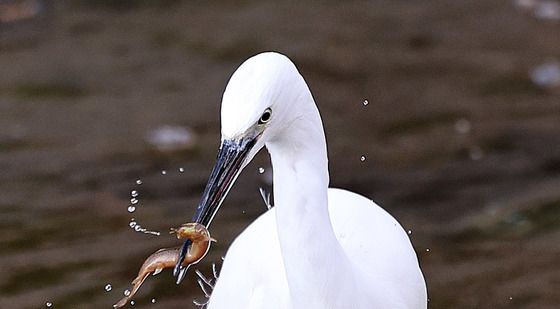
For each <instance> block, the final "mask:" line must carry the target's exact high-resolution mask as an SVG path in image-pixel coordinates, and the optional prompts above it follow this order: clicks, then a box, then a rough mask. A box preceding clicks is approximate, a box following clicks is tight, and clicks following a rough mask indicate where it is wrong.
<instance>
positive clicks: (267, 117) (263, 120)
mask: <svg viewBox="0 0 560 309" xmlns="http://www.w3.org/2000/svg"><path fill="white" fill-rule="evenodd" d="M270 117H272V109H270V107H269V108H267V109H265V110H264V113H263V114H262V116H261V118H260V119H259V124H265V123H267V122H268V121H269V120H270Z"/></svg>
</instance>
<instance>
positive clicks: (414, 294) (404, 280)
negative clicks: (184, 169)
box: [176, 52, 427, 309]
mask: <svg viewBox="0 0 560 309" xmlns="http://www.w3.org/2000/svg"><path fill="white" fill-rule="evenodd" d="M221 122H222V130H221V133H222V137H221V142H222V144H221V147H220V151H219V153H218V159H217V162H216V165H215V167H214V169H213V171H212V174H211V175H210V180H209V182H208V185H207V187H206V190H205V192H204V194H203V197H202V200H201V202H200V204H199V207H198V209H197V212H196V214H195V216H194V218H193V219H194V220H195V221H197V222H199V223H202V224H204V225H205V226H208V225H209V224H210V222H211V221H212V218H213V217H214V215H215V214H216V212H217V211H218V208H219V207H220V205H221V204H222V202H223V200H224V198H225V196H226V195H227V192H228V191H229V189H230V188H231V187H232V185H233V183H234V182H235V179H236V178H237V176H238V175H239V173H240V172H241V170H242V169H243V168H244V167H245V166H246V165H247V164H248V163H249V162H250V161H251V159H252V158H253V157H254V156H255V154H256V153H257V152H258V151H259V150H260V149H261V148H262V147H266V148H267V149H268V152H269V153H270V157H271V160H272V167H273V193H274V204H275V207H274V208H272V209H270V210H269V211H267V212H266V213H264V214H263V215H261V216H260V217H259V218H258V219H257V220H255V221H254V222H253V223H252V224H251V225H249V226H248V227H247V228H246V229H245V230H244V231H243V232H242V233H241V234H240V235H239V236H238V237H237V238H236V240H235V241H234V242H233V244H232V245H231V247H230V248H229V249H228V251H227V254H226V256H225V260H224V263H223V266H222V270H221V273H220V276H219V279H218V281H217V283H216V285H215V288H214V290H213V292H212V295H211V297H210V301H209V308H210V309H216V308H218V309H221V308H227V309H235V308H243V309H248V308H250V309H252V308H267V309H270V308H286V309H288V308H304V309H315V308H317V309H325V308H391V309H396V308H414V309H416V308H426V307H427V296H426V284H425V282H424V277H423V275H422V271H421V270H420V267H419V264H418V259H417V257H416V253H415V251H414V249H413V247H412V245H411V243H410V239H409V237H408V235H407V233H406V232H405V231H404V229H403V228H402V227H401V225H400V224H399V223H398V222H397V220H395V219H394V218H393V217H392V216H391V215H390V214H388V213H387V212H386V211H385V210H383V209H382V208H381V207H379V206H378V205H376V204H375V203H374V202H373V201H371V200H370V199H368V198H365V197H363V196H361V195H358V194H356V193H353V192H350V191H347V190H342V189H330V188H329V187H328V186H329V172H328V163H327V161H328V160H327V147H326V141H325V135H324V131H323V125H322V121H321V117H320V115H319V111H318V110H317V107H316V105H315V102H314V100H313V97H312V95H311V92H310V90H309V88H308V86H307V84H306V83H305V80H304V79H303V77H302V76H301V75H300V73H299V72H298V70H297V69H296V67H295V65H294V64H293V63H292V62H291V61H290V60H289V59H288V58H287V57H286V56H283V55H281V54H278V53H274V52H267V53H262V54H259V55H256V56H254V57H252V58H250V59H248V60H246V61H245V62H244V63H243V64H242V65H241V66H240V67H239V68H238V69H237V70H236V71H235V72H234V73H233V75H232V77H231V79H230V81H229V83H228V85H227V87H226V90H225V92H224V95H223V99H222V110H221ZM188 247H189V243H188V242H187V243H185V245H184V249H185V250H187V249H188ZM178 264H180V261H179V262H178ZM176 270H180V268H179V267H178V268H176ZM185 271H186V270H185ZM176 274H177V275H178V276H179V278H178V281H180V280H181V277H182V275H181V272H180V271H179V272H176ZM183 275H184V274H183Z"/></svg>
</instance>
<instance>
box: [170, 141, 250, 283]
mask: <svg viewBox="0 0 560 309" xmlns="http://www.w3.org/2000/svg"><path fill="white" fill-rule="evenodd" d="M255 142H256V138H240V139H238V140H224V141H223V142H222V145H221V146H220V150H219V152H218V157H217V159H216V164H215V165H214V168H213V169H212V173H211V174H210V178H209V179H208V183H207V184H206V188H205V189H204V193H203V194H202V198H201V199H200V203H199V204H198V207H197V209H196V212H195V214H194V216H193V222H196V223H200V224H202V225H204V226H205V227H206V228H208V227H209V226H210V223H211V222H212V219H213V218H214V216H215V215H216V213H217V212H218V209H219V208H220V206H221V204H222V202H223V201H224V199H225V197H226V195H227V194H228V192H229V190H230V189H231V187H232V186H233V184H234V182H235V180H236V179H237V176H239V174H240V173H241V170H242V168H243V167H244V162H245V160H246V159H247V157H248V155H249V153H250V151H251V149H252V148H253V146H254V145H255ZM191 244H192V242H191V241H190V240H186V241H185V242H184V243H183V246H182V247H181V250H180V253H179V259H178V260H177V264H176V265H175V268H174V269H173V275H174V276H175V277H176V278H177V284H179V283H181V281H183V278H184V277H185V275H186V273H187V269H188V267H185V266H182V265H181V264H182V263H183V261H184V259H185V256H186V254H187V251H188V250H189V248H190V246H191Z"/></svg>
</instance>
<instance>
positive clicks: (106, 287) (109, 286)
mask: <svg viewBox="0 0 560 309" xmlns="http://www.w3.org/2000/svg"><path fill="white" fill-rule="evenodd" d="M112 289H113V286H112V285H111V284H110V283H107V285H106V286H105V291H107V292H110V291H111V290H112Z"/></svg>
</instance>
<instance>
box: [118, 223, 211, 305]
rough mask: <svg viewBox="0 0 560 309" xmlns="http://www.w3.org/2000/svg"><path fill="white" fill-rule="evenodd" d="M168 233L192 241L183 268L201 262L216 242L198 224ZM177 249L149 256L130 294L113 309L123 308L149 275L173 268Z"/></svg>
mask: <svg viewBox="0 0 560 309" xmlns="http://www.w3.org/2000/svg"><path fill="white" fill-rule="evenodd" d="M170 233H171V234H175V235H177V239H187V238H188V239H190V240H191V241H192V246H191V248H190V249H189V251H188V252H187V256H186V258H185V261H184V262H183V263H182V265H183V266H188V265H193V264H196V263H198V262H199V261H200V260H202V258H203V257H204V256H205V255H206V253H208V250H209V249H210V243H211V242H212V241H216V240H215V239H213V238H212V237H210V232H208V230H207V229H206V227H204V225H202V224H199V223H186V224H183V225H182V226H181V227H180V228H178V229H174V228H172V229H171V232H170ZM179 249H180V247H177V248H164V249H159V250H158V251H156V252H154V253H153V254H152V255H150V256H149V257H148V258H147V259H146V261H145V262H144V264H142V267H140V271H139V272H138V276H136V278H134V280H133V281H132V290H131V291H130V294H128V295H125V296H124V297H123V298H122V299H121V300H120V301H119V302H118V303H116V304H114V305H113V308H121V307H124V306H125V305H126V304H127V303H128V301H129V300H130V299H131V298H132V297H133V296H134V294H136V292H137V291H138V289H139V288H140V286H141V285H142V283H144V280H146V278H147V277H148V276H149V275H150V274H151V273H153V274H154V275H157V274H159V273H160V272H161V271H162V270H163V269H165V268H173V267H175V263H177V258H178V257H179Z"/></svg>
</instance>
